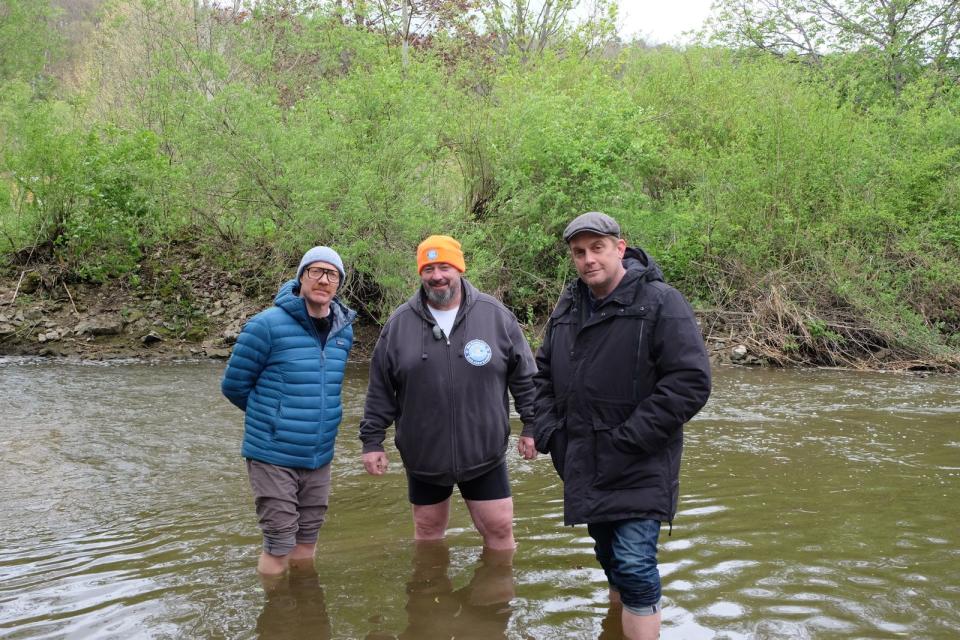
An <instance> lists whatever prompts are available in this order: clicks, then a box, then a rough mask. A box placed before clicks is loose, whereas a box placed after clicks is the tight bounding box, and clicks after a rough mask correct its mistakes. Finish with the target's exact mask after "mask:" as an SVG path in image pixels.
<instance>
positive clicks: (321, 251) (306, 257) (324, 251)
mask: <svg viewBox="0 0 960 640" xmlns="http://www.w3.org/2000/svg"><path fill="white" fill-rule="evenodd" d="M314 262H329V263H330V264H332V265H333V266H335V267H336V268H337V271H339V272H340V281H341V282H343V281H344V280H346V279H347V273H346V272H345V271H344V270H343V260H341V259H340V254H338V253H337V252H336V251H334V250H333V249H331V248H330V247H314V248H313V249H310V251H307V252H306V253H305V254H303V257H302V258H301V259H300V266H299V267H297V280H299V279H300V276H302V275H303V270H304V269H306V268H307V267H309V266H310V265H311V264H313V263H314Z"/></svg>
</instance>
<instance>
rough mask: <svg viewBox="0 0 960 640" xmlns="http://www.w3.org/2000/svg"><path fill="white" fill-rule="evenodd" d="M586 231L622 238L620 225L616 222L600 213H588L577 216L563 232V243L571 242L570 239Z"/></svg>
mask: <svg viewBox="0 0 960 640" xmlns="http://www.w3.org/2000/svg"><path fill="white" fill-rule="evenodd" d="M584 231H590V232H593V233H599V234H600V235H602V236H613V237H615V238H619V237H620V225H619V224H617V221H616V220H614V219H613V218H611V217H610V216H608V215H607V214H605V213H600V212H599V211H588V212H586V213H584V214H582V215H579V216H577V217H576V218H574V219H573V221H572V222H571V223H570V224H568V225H567V228H566V229H564V230H563V241H564V242H570V238H572V237H573V236H575V235H577V234H578V233H583V232H584Z"/></svg>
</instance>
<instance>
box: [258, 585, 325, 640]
mask: <svg viewBox="0 0 960 640" xmlns="http://www.w3.org/2000/svg"><path fill="white" fill-rule="evenodd" d="M263 586H264V592H265V595H266V597H265V600H264V605H263V611H261V612H260V616H259V617H258V618H257V627H256V632H257V638H260V639H261V640H307V639H308V638H309V639H310V640H330V638H332V637H333V630H332V628H331V626H330V616H329V615H327V603H326V600H325V596H324V594H323V587H322V586H320V576H319V575H318V574H317V572H316V570H309V569H303V568H301V569H296V568H295V569H291V570H290V571H289V572H288V573H287V575H284V576H280V577H278V578H271V579H265V583H264V585H263Z"/></svg>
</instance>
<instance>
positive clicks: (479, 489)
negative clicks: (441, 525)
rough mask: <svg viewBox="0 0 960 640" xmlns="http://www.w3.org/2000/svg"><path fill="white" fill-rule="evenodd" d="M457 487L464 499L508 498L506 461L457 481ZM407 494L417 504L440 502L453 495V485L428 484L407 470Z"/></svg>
mask: <svg viewBox="0 0 960 640" xmlns="http://www.w3.org/2000/svg"><path fill="white" fill-rule="evenodd" d="M457 487H459V488H460V495H461V496H463V499H464V500H501V499H503V498H509V497H510V479H509V477H508V476H507V463H506V462H503V463H501V464H500V465H499V466H496V467H494V468H493V469H491V470H490V471H487V472H486V473H485V474H483V475H482V476H477V477H476V478H474V479H473V480H466V481H464V482H458V483H457ZM407 494H408V495H409V497H410V503H411V504H415V505H419V506H427V505H431V504H440V503H441V502H443V501H444V500H446V499H447V498H449V497H450V496H451V495H453V486H452V485H441V484H430V483H429V482H424V481H423V480H417V479H416V478H414V477H413V476H412V475H410V473H409V472H408V473H407Z"/></svg>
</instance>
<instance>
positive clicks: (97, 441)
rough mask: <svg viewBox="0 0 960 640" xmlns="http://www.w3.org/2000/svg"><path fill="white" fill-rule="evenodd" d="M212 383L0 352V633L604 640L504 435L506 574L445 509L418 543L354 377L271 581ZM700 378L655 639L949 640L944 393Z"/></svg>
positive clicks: (577, 554)
mask: <svg viewBox="0 0 960 640" xmlns="http://www.w3.org/2000/svg"><path fill="white" fill-rule="evenodd" d="M223 366H224V365H223V363H222V362H198V363H182V364H163V365H158V364H146V363H142V362H140V363H138V362H126V363H112V364H102V363H100V364H98V363H78V362H70V361H63V360H61V361H54V360H42V359H11V358H7V359H3V358H0V390H2V394H3V395H2V398H3V400H2V410H0V515H2V517H0V636H2V637H3V638H8V639H10V640H13V639H21V638H190V639H194V638H200V639H204V638H211V639H212V638H227V639H243V638H263V639H266V638H313V639H321V640H323V639H327V638H343V639H365V640H367V639H369V640H386V639H401V638H402V639H407V638H409V639H418V640H419V639H431V638H438V639H439V638H442V639H444V640H449V639H451V638H456V639H461V638H475V639H489V638H509V639H517V640H527V639H544V640H546V639H554V638H604V639H607V640H612V639H614V638H620V633H619V625H618V621H617V619H616V618H615V617H609V616H608V612H609V607H608V605H607V587H606V582H605V579H604V575H603V572H602V571H601V570H600V569H599V566H598V565H597V563H596V561H595V559H594V558H593V552H592V541H591V539H590V538H589V536H588V535H587V532H586V529H585V527H582V526H578V527H568V526H564V525H563V515H562V514H563V505H562V497H561V496H562V486H561V483H560V481H559V479H558V478H557V476H556V474H555V473H554V471H553V467H552V466H551V464H550V462H549V460H548V459H547V458H545V457H544V456H541V457H539V458H538V459H537V460H534V461H524V460H521V459H520V458H519V457H518V455H517V454H516V452H515V450H514V445H515V441H516V436H517V434H518V433H519V430H520V424H519V422H516V421H515V423H514V425H513V432H514V433H513V437H512V438H511V448H510V450H509V451H510V453H509V455H508V460H509V469H510V475H511V480H512V486H513V493H514V501H515V536H516V538H517V540H518V543H519V546H518V548H517V551H516V553H515V554H514V555H513V557H512V559H508V561H506V562H504V561H503V559H502V558H495V557H490V556H489V555H487V554H484V553H482V549H481V546H480V538H479V536H478V535H477V533H476V532H475V531H474V530H473V527H472V526H471V523H470V519H469V516H468V514H467V512H466V509H465V508H464V506H463V503H462V501H461V500H460V498H459V495H458V494H456V493H455V494H454V507H453V512H452V516H451V528H450V530H449V533H448V538H447V540H446V542H445V543H444V544H441V545H436V546H432V547H427V548H422V547H417V546H416V545H414V544H413V543H412V541H411V537H412V520H411V514H410V506H409V503H408V502H407V496H406V483H405V477H404V474H403V470H402V467H401V465H400V462H399V457H398V456H397V454H396V451H395V450H393V449H388V453H389V455H390V458H391V467H390V471H389V472H388V474H387V475H386V476H384V477H380V478H374V477H372V476H368V475H366V473H365V472H364V471H363V468H362V465H361V462H360V442H359V440H358V439H357V426H358V423H359V419H360V416H361V414H362V410H363V400H364V393H365V389H366V367H365V366H364V365H363V364H357V365H351V367H350V368H349V370H348V376H347V380H346V383H345V388H344V394H343V397H344V412H345V413H344V421H343V424H342V425H341V427H340V435H339V438H338V440H337V453H336V457H335V459H334V463H333V494H332V497H331V503H330V511H329V513H328V518H327V522H326V524H325V525H324V527H323V529H322V530H321V532H320V540H319V544H318V551H317V561H316V572H308V571H304V572H298V573H296V574H290V575H289V576H287V577H286V578H284V579H282V580H281V581H279V582H277V583H274V584H266V585H265V584H263V583H262V582H261V581H260V579H259V578H258V577H257V575H256V573H255V570H254V567H255V565H256V559H257V555H258V553H259V544H260V535H259V531H258V529H257V526H256V516H255V513H254V508H253V503H252V498H251V496H250V489H249V486H248V484H247V479H246V473H245V469H244V465H243V461H242V459H241V458H240V455H239V447H240V439H241V435H242V428H243V427H242V414H241V412H240V411H239V410H237V409H235V408H234V407H233V406H231V405H230V404H229V403H227V401H226V400H224V399H223V398H222V397H221V395H220V391H219V382H220V376H221V373H222V371H223ZM714 373H715V385H714V393H713V396H712V397H711V399H710V402H709V403H708V404H707V406H706V408H705V409H704V410H703V411H702V412H701V413H700V414H699V415H698V416H697V417H696V418H695V419H694V420H693V421H692V422H691V423H690V424H689V425H687V428H686V445H685V451H684V459H683V468H682V473H681V500H680V511H679V513H678V514H677V517H676V520H675V521H674V525H673V530H672V532H671V533H670V535H668V531H667V528H666V527H664V530H663V533H662V534H661V543H660V563H661V573H662V575H663V593H664V600H663V604H664V609H663V631H662V637H663V638H664V639H666V640H670V639H673V640H700V639H704V640H706V639H725V640H739V639H747V638H749V639H767V638H769V639H774V638H776V639H784V638H786V639H812V638H830V639H832V638H844V639H846V638H850V639H853V638H858V639H864V638H870V639H884V638H911V639H913V640H917V639H923V638H929V639H944V640H946V639H953V638H958V637H960V491H958V489H960V379H958V378H957V377H953V376H945V375H929V376H919V375H914V374H889V373H887V374H884V373H861V372H849V371H817V370H802V371H783V370H771V369H747V368H737V367H718V368H717V369H716V370H715V372H714ZM392 435H393V431H392V429H391V430H390V431H389V432H388V439H390V440H392Z"/></svg>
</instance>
